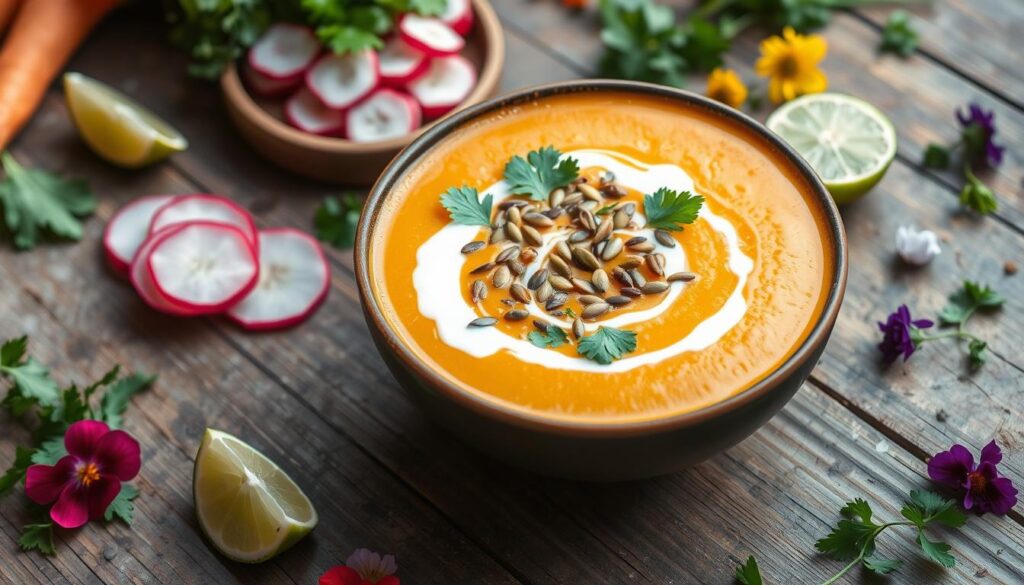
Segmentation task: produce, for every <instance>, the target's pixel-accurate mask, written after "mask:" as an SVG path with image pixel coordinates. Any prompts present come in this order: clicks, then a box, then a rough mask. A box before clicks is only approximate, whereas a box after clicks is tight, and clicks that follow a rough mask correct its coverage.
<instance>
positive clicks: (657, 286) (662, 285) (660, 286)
mask: <svg viewBox="0 0 1024 585" xmlns="http://www.w3.org/2000/svg"><path fill="white" fill-rule="evenodd" d="M640 290H641V291H643V293H644V294H645V295H656V294H658V293H663V292H665V291H667V290H668V283H667V282H662V281H660V280H652V281H651V282H648V283H647V284H645V285H643V286H642V287H640Z"/></svg>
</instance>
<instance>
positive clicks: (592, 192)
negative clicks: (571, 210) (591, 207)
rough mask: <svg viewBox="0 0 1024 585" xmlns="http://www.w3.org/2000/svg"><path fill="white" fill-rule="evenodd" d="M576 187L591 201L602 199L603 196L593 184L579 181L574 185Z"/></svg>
mask: <svg viewBox="0 0 1024 585" xmlns="http://www.w3.org/2000/svg"><path fill="white" fill-rule="evenodd" d="M576 188H577V189H579V190H580V193H583V196H584V197H585V198H587V199H589V200H591V201H598V202H599V201H601V200H602V199H604V196H603V195H601V192H600V191H598V190H597V189H595V188H594V186H593V185H588V184H586V183H580V184H579V185H576Z"/></svg>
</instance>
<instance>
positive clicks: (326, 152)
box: [220, 0, 505, 185]
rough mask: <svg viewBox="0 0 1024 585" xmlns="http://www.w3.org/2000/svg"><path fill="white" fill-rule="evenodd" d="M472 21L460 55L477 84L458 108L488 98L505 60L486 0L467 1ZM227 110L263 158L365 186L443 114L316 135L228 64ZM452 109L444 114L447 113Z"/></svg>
mask: <svg viewBox="0 0 1024 585" xmlns="http://www.w3.org/2000/svg"><path fill="white" fill-rule="evenodd" d="M473 8H474V10H475V11H476V13H475V17H476V23H475V24H474V25H473V30H472V31H471V32H470V33H469V36H467V37H466V48H465V49H464V50H463V52H462V54H463V56H465V57H466V58H467V59H469V60H470V61H472V62H473V63H474V64H475V65H476V66H477V73H478V78H477V84H476V87H474V88H473V91H472V92H471V93H470V94H469V97H467V98H466V100H465V101H464V102H463V103H462V105H461V106H459V108H457V109H456V110H455V111H458V109H461V108H465V107H467V106H470V105H472V104H476V103H479V102H481V101H483V100H485V99H487V98H489V97H492V96H493V95H494V94H495V92H496V91H497V88H498V83H499V81H500V79H501V71H502V68H503V66H504V63H505V37H504V36H503V33H502V29H501V23H500V22H499V21H498V17H497V15H496V14H495V13H494V9H493V8H492V7H491V5H490V4H489V3H488V2H487V0H473ZM220 86H221V92H222V94H223V95H224V101H225V104H226V105H227V110H228V115H229V116H230V118H231V120H232V122H234V124H235V126H236V127H237V128H238V131H239V132H240V133H241V134H242V136H243V137H244V138H245V139H246V140H247V141H248V142H249V143H250V144H251V145H252V146H253V148H255V149H256V150H257V151H259V152H260V154H262V155H263V156H265V157H266V158H267V159H269V160H270V161H272V162H273V163H275V164H277V165H279V166H281V167H284V168H286V169H288V170H290V171H294V172H296V173H299V174H300V175H305V176H307V177H311V178H313V179H319V180H322V181H328V182H332V183H341V184H346V185H369V184H371V183H373V181H374V180H376V178H377V176H378V175H379V174H380V171H381V169H383V168H384V166H385V165H387V164H388V162H389V161H390V160H391V159H392V158H394V156H395V154H397V153H398V151H400V150H402V148H404V147H405V146H406V145H408V144H409V143H410V142H412V141H413V140H415V139H416V138H417V137H419V136H421V135H422V134H423V133H424V132H425V131H426V130H427V129H428V128H430V127H431V126H433V125H435V124H437V123H438V122H440V121H441V120H444V119H445V118H440V119H439V120H436V121H434V122H432V123H428V124H425V125H424V126H423V127H421V128H420V129H419V130H417V131H415V132H412V133H410V134H408V135H406V136H403V137H401V138H395V139H392V140H384V141H381V142H373V143H359V142H352V141H350V140H345V139H342V138H329V137H323V136H316V135H313V134H309V133H306V132H303V131H301V130H298V129H296V128H293V127H292V126H290V125H289V124H288V123H287V122H285V118H284V114H283V113H282V104H283V99H281V98H277V99H272V98H261V97H258V96H254V95H252V94H250V93H249V91H248V90H246V88H245V85H244V84H243V83H242V79H241V77H240V74H239V69H238V67H237V66H236V65H234V64H232V65H231V66H229V67H228V68H227V69H226V70H225V71H224V74H223V75H222V76H221V78H220ZM451 115H452V114H448V116H451Z"/></svg>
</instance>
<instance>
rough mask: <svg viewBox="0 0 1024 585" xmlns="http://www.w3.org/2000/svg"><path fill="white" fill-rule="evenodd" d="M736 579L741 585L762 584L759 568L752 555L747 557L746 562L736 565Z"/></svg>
mask: <svg viewBox="0 0 1024 585" xmlns="http://www.w3.org/2000/svg"><path fill="white" fill-rule="evenodd" d="M736 580H737V581H739V582H740V583H742V584H743V585H764V581H762V580H761V570H760V569H759V568H758V567H757V560H756V559H755V558H754V555H750V556H749V557H747V562H746V563H744V564H742V565H740V566H738V567H736Z"/></svg>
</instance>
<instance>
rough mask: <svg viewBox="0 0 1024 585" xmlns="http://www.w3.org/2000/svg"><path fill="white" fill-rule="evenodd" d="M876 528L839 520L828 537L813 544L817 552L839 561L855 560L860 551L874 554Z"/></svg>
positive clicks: (852, 521) (872, 525)
mask: <svg viewBox="0 0 1024 585" xmlns="http://www.w3.org/2000/svg"><path fill="white" fill-rule="evenodd" d="M877 528H878V526H876V525H875V524H873V523H871V522H861V521H859V520H840V521H839V522H837V523H836V525H835V527H834V528H833V529H832V531H831V532H829V534H828V536H826V537H825V538H822V539H820V540H818V541H817V542H815V543H814V548H816V549H818V551H819V552H822V553H825V554H829V555H832V557H833V558H835V559H837V560H840V561H849V560H851V559H855V558H857V556H858V555H860V552H861V550H865V551H866V553H867V554H871V553H873V552H874V548H875V547H874V536H873V535H874V533H875V530H876V529H877Z"/></svg>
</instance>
